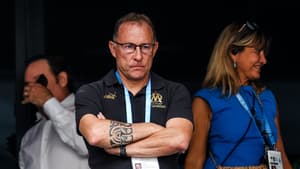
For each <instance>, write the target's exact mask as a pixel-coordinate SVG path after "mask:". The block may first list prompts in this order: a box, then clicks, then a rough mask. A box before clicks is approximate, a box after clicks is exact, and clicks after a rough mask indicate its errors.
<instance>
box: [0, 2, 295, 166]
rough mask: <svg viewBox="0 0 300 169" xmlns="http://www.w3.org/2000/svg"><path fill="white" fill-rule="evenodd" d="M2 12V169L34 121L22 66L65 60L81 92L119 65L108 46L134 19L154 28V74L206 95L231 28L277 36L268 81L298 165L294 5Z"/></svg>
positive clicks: (110, 5) (4, 8)
mask: <svg viewBox="0 0 300 169" xmlns="http://www.w3.org/2000/svg"><path fill="white" fill-rule="evenodd" d="M2 4H3V5H1V6H0V9H1V10H0V11H1V13H0V14H1V15H0V17H1V20H2V21H3V22H2V26H1V27H2V28H4V29H1V30H2V31H1V38H0V39H1V42H2V43H1V44H2V45H1V49H2V50H1V51H2V52H3V51H4V52H3V53H2V56H1V58H2V59H1V62H0V90H1V91H0V93H1V95H0V107H1V109H0V111H1V112H0V117H1V118H0V166H1V168H3V167H2V166H4V168H9V169H13V168H14V167H15V168H17V166H16V158H15V155H16V153H17V151H18V144H19V141H20V139H21V137H22V136H23V134H24V132H25V131H26V130H27V129H28V126H29V123H30V122H31V120H32V119H31V117H30V115H29V114H28V113H27V110H26V109H25V108H24V107H22V105H21V104H20V100H21V95H22V88H23V73H24V60H25V59H26V58H29V57H31V56H32V55H35V54H45V53H52V54H63V55H65V56H67V58H68V59H69V61H70V65H71V66H72V67H73V70H74V75H75V77H76V79H77V86H78V87H79V86H80V85H81V84H83V83H87V82H90V81H93V80H96V79H99V78H100V77H101V76H102V75H104V74H105V73H106V72H107V71H108V70H109V69H110V68H111V67H113V65H114V62H113V58H112V57H111V55H110V53H109V51H108V47H107V43H108V40H110V38H111V35H112V31H113V26H114V22H115V21H116V20H117V19H118V18H119V17H120V16H122V15H123V14H125V13H127V12H129V11H136V12H144V13H146V14H147V15H148V16H150V17H151V19H152V20H153V22H154V25H155V27H156V31H157V36H158V41H159V42H160V48H159V50H158V53H157V56H156V58H155V62H154V65H153V70H154V71H155V72H157V73H159V74H161V75H162V76H164V77H166V78H169V79H172V80H175V81H179V82H182V83H184V84H185V85H186V86H187V87H188V88H189V89H190V91H191V93H193V92H194V91H195V90H196V89H198V88H200V84H201V81H202V79H203V77H204V74H205V70H206V65H207V62H208V58H209V55H210V52H211V50H212V48H213V44H214V42H215V40H216V38H217V36H218V34H219V33H220V31H221V30H222V29H223V28H224V26H225V25H227V24H228V23H230V22H232V21H235V20H243V19H254V20H255V21H256V22H257V23H258V24H259V25H260V26H261V27H262V28H263V29H264V30H266V31H267V32H268V33H269V34H270V35H271V36H272V46H271V50H270V54H269V56H268V57H267V59H268V64H267V65H266V66H265V67H264V69H263V72H262V79H263V80H265V81H266V83H267V84H268V85H269V86H270V87H271V88H272V89H273V91H274V92H275V94H276V96H277V97H278V101H279V106H280V107H279V108H280V111H281V114H280V120H281V121H280V122H281V130H282V135H283V139H284V142H285V146H286V151H287V153H288V155H289V157H290V159H291V161H292V162H293V163H294V162H296V161H297V160H299V159H300V146H299V143H300V135H299V130H300V123H299V121H300V113H299V111H298V110H297V107H298V105H299V101H300V89H298V88H299V87H300V76H299V75H298V74H297V72H299V70H297V68H299V64H298V62H297V61H296V60H298V59H299V58H297V57H298V56H299V54H298V53H299V52H298V50H297V48H298V47H299V40H300V26H299V23H298V22H299V20H300V18H299V14H300V7H299V6H298V5H296V2H293V1H291V2H289V1H284V2H276V1H274V2H272V1H270V2H265V1H262V0H245V1H217V0H210V1H198V2H196V1H163V0H161V1H158V0H151V1H148V0H122V1H121V0H120V1H105V0H101V1H89V0H86V1H76V0H75V1H74V0H73V1H68V0H5V1H3V2H2Z"/></svg>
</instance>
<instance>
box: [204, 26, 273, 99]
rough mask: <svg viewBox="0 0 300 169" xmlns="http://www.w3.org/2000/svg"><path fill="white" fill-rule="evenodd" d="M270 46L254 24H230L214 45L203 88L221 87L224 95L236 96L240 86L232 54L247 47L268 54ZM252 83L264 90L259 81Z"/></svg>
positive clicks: (268, 40)
mask: <svg viewBox="0 0 300 169" xmlns="http://www.w3.org/2000/svg"><path fill="white" fill-rule="evenodd" d="M269 44H270V39H269V38H268V37H267V36H266V34H265V33H264V32H262V30H261V29H260V28H259V27H258V26H257V25H256V24H255V23H254V22H253V23H251V22H248V21H247V22H246V23H245V24H238V23H232V24H229V25H228V26H226V27H225V28H224V29H223V31H222V32H221V34H220V35H219V37H218V39H217V41H216V43H215V45H214V48H213V51H212V54H211V57H210V60H209V63H208V67H207V73H206V75H205V78H204V81H203V84H202V85H203V87H209V88H214V87H220V88H221V89H222V94H223V95H226V94H228V95H232V94H236V93H237V92H238V90H239V87H240V84H239V77H238V73H237V70H236V69H235V68H234V63H233V60H232V59H231V54H236V53H238V52H241V51H243V50H244V48H245V47H254V48H255V49H257V50H258V51H262V50H263V51H265V54H267V52H268V48H269ZM250 83H251V84H253V85H254V86H255V87H256V88H257V89H258V90H262V88H263V86H261V84H260V83H258V81H251V82H250Z"/></svg>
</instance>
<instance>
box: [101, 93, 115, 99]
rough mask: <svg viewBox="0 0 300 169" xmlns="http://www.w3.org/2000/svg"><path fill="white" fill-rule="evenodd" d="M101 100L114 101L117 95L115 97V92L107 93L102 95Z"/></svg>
mask: <svg viewBox="0 0 300 169" xmlns="http://www.w3.org/2000/svg"><path fill="white" fill-rule="evenodd" d="M103 98H104V99H111V100H115V99H116V98H117V95H116V92H114V93H112V92H108V94H106V95H104V96H103Z"/></svg>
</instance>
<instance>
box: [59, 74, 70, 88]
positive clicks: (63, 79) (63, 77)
mask: <svg viewBox="0 0 300 169" xmlns="http://www.w3.org/2000/svg"><path fill="white" fill-rule="evenodd" d="M57 78H58V84H59V85H60V86H61V87H66V86H67V85H68V74H67V72H60V73H59V74H58V76H57Z"/></svg>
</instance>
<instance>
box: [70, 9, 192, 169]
mask: <svg viewBox="0 0 300 169" xmlns="http://www.w3.org/2000/svg"><path fill="white" fill-rule="evenodd" d="M109 48H110V51H111V54H112V56H113V57H114V58H115V59H116V65H117V66H116V69H113V70H111V71H110V72H109V73H108V74H107V75H106V76H105V77H103V78H102V79H101V80H99V81H96V82H92V83H90V84H86V85H83V86H82V87H80V89H79V90H78V91H77V93H76V99H75V104H76V121H77V127H78V132H79V133H80V134H81V135H83V136H84V138H85V140H86V142H87V146H88V150H89V164H90V167H91V168H92V169H99V168H102V169H103V168H105V169H130V168H134V167H135V164H138V163H140V164H141V167H142V168H143V169H147V168H148V169H149V168H151V169H153V168H155V169H159V168H161V169H177V168H179V166H178V161H177V160H178V155H179V154H180V153H182V152H184V151H185V150H186V149H187V148H188V145H189V142H190V139H191V136H192V130H193V123H192V120H193V119H192V110H191V97H190V93H189V91H188V90H187V88H186V87H185V86H184V85H182V84H179V83H176V82H172V81H169V80H166V79H164V78H162V77H160V76H159V75H157V74H155V73H154V72H151V66H152V62H153V58H154V56H155V53H156V51H157V49H158V42H157V40H156V35H155V30H154V27H153V25H152V22H151V20H150V19H149V18H148V17H147V16H146V15H144V14H137V13H129V14H127V15H125V16H123V17H122V18H120V19H119V20H118V21H117V22H116V25H115V30H114V34H113V39H112V40H111V41H109Z"/></svg>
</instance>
